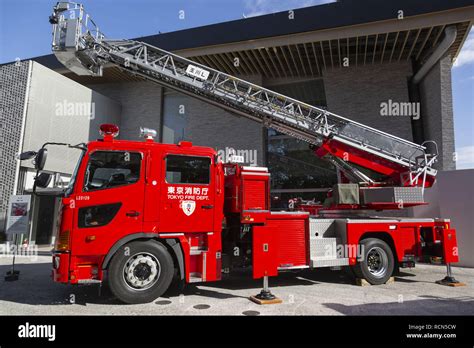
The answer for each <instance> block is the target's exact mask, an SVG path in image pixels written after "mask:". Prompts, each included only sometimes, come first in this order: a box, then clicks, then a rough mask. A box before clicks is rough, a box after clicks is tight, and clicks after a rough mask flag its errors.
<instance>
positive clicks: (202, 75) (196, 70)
mask: <svg viewBox="0 0 474 348" xmlns="http://www.w3.org/2000/svg"><path fill="white" fill-rule="evenodd" d="M186 74H188V75H191V76H193V77H196V78H198V79H200V80H207V78H208V77H209V71H207V70H204V69H202V68H200V67H197V66H195V65H191V64H189V65H188V67H187V68H186Z"/></svg>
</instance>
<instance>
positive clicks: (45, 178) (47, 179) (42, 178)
mask: <svg viewBox="0 0 474 348" xmlns="http://www.w3.org/2000/svg"><path fill="white" fill-rule="evenodd" d="M52 178H53V176H52V175H51V174H49V173H41V174H40V175H38V176H37V177H36V178H35V184H36V186H38V187H41V188H46V187H48V185H49V184H50V183H51V179H52Z"/></svg>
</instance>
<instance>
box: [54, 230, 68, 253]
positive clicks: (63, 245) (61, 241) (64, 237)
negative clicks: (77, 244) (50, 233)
mask: <svg viewBox="0 0 474 348" xmlns="http://www.w3.org/2000/svg"><path fill="white" fill-rule="evenodd" d="M69 237H70V231H69V230H64V231H60V232H59V236H58V238H57V239H56V247H55V249H56V250H59V251H67V250H69Z"/></svg>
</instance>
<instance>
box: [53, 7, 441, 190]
mask: <svg viewBox="0 0 474 348" xmlns="http://www.w3.org/2000/svg"><path fill="white" fill-rule="evenodd" d="M50 22H51V23H52V24H53V45H52V46H53V47H52V49H53V51H54V53H55V55H56V57H57V58H58V60H59V61H60V62H61V63H63V64H64V65H65V66H66V67H67V68H69V69H70V70H71V71H73V72H75V73H76V74H78V75H92V76H101V75H102V71H103V68H104V66H106V65H110V64H112V65H115V66H118V67H120V68H121V69H123V70H125V71H128V72H130V73H132V74H136V75H140V76H142V77H144V78H145V79H147V80H150V81H153V82H156V83H158V84H160V85H163V86H166V87H168V88H172V89H174V90H177V91H179V92H181V93H185V94H187V95H190V96H193V97H195V98H198V99H201V100H204V101H205V102H208V103H211V104H214V105H217V106H219V107H221V108H224V109H227V110H230V111H232V112H234V113H236V114H239V115H241V116H243V117H246V118H249V119H252V120H255V121H257V122H260V123H262V124H263V125H264V126H266V127H271V128H273V129H275V130H277V131H279V132H281V133H284V134H287V135H290V136H292V137H295V138H297V139H300V140H302V141H305V142H307V143H308V144H310V145H311V147H312V148H313V149H314V152H315V153H316V154H317V155H318V156H320V157H321V158H324V159H326V160H329V161H330V162H332V163H333V164H334V165H335V166H336V167H337V168H338V169H339V170H340V171H341V172H342V173H343V175H344V177H345V178H346V179H347V180H348V181H351V182H354V183H357V184H359V185H361V186H364V187H380V186H392V187H420V188H422V189H423V188H424V187H430V186H431V185H432V184H433V183H434V181H435V176H436V170H435V169H434V168H433V164H434V163H435V162H436V157H437V154H436V153H434V154H433V153H428V151H427V147H426V146H424V145H418V144H415V143H413V142H410V141H407V140H404V139H402V138H399V137H396V136H394V135H391V134H388V133H385V132H382V131H379V130H377V129H374V128H371V127H368V126H365V125H363V124H361V123H358V122H354V121H352V120H350V119H347V118H344V117H341V116H339V115H336V114H334V113H331V112H329V111H327V110H324V109H321V108H317V107H315V106H312V105H308V104H306V103H303V102H301V101H298V100H295V99H293V98H290V97H287V96H284V95H282V94H279V93H275V92H273V91H271V90H268V89H266V88H263V87H261V86H258V85H255V84H253V83H250V82H247V81H244V80H242V79H239V78H237V77H235V76H231V75H229V74H226V73H223V72H221V71H218V70H215V69H212V68H210V67H207V66H204V65H202V64H199V63H197V62H194V61H191V60H189V59H186V58H183V57H181V56H179V55H176V54H173V53H170V52H167V51H165V50H162V49H160V48H158V47H154V46H152V45H149V44H147V43H143V42H139V41H134V40H110V39H106V38H105V36H104V35H103V34H102V33H101V31H100V30H99V28H98V27H97V26H96V24H95V23H94V22H93V21H92V19H91V18H90V16H89V15H88V14H86V13H85V12H84V8H83V6H82V5H81V4H77V3H69V2H59V3H58V4H57V5H56V6H55V7H54V11H53V14H52V16H51V17H50ZM360 167H362V168H366V169H369V170H370V171H373V172H376V173H379V174H382V177H383V178H384V179H383V180H380V179H379V180H378V182H376V181H375V180H374V179H372V178H371V177H370V175H368V174H367V173H364V172H362V171H361V170H360Z"/></svg>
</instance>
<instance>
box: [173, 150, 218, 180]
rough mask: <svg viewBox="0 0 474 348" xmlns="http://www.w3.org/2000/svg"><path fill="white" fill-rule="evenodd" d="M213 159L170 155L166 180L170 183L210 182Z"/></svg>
mask: <svg viewBox="0 0 474 348" xmlns="http://www.w3.org/2000/svg"><path fill="white" fill-rule="evenodd" d="M210 165H211V159H210V158H209V157H192V156H179V155H168V156H167V157H166V182H167V183H169V184H209V174H210Z"/></svg>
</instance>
